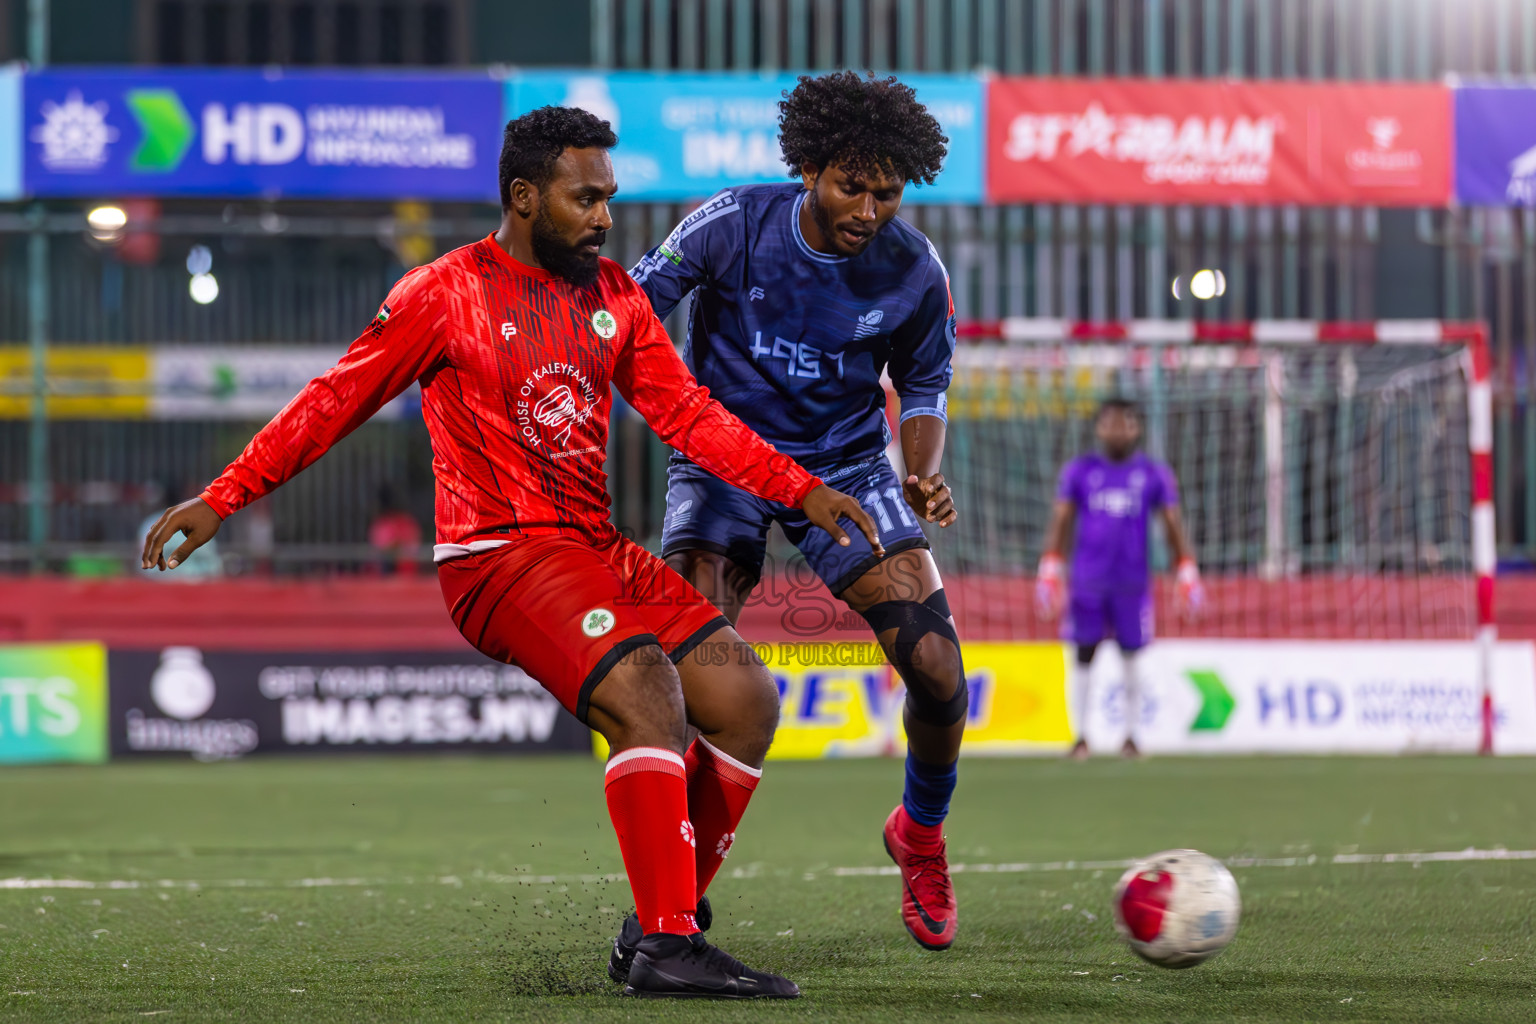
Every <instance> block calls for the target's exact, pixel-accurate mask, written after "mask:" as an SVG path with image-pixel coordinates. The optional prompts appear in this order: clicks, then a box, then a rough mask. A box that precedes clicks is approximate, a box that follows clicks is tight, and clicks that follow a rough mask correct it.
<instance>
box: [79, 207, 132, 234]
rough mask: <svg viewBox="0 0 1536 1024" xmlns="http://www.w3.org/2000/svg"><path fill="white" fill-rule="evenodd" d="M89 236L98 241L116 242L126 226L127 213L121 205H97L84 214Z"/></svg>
mask: <svg viewBox="0 0 1536 1024" xmlns="http://www.w3.org/2000/svg"><path fill="white" fill-rule="evenodd" d="M85 223H86V224H87V225H88V226H89V228H90V232H91V237H92V238H94V239H96V241H98V242H116V241H118V240H119V239H121V238H122V237H123V229H124V228H126V227H127V226H128V214H127V213H126V212H125V211H124V210H123V208H122V207H121V206H97V207H95V208H94V209H92V210H91V212H90V213H87V214H86V215H85Z"/></svg>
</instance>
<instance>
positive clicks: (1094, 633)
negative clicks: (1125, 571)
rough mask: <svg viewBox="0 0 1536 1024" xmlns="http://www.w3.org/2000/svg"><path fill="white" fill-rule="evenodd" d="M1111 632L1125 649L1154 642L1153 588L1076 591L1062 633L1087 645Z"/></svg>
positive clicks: (1106, 636) (1133, 649) (1084, 645)
mask: <svg viewBox="0 0 1536 1024" xmlns="http://www.w3.org/2000/svg"><path fill="white" fill-rule="evenodd" d="M1111 630H1113V634H1111V632H1110V631H1111ZM1111 635H1113V636H1114V638H1115V642H1116V643H1117V644H1119V645H1120V649H1121V650H1122V651H1137V650H1140V649H1141V648H1143V647H1145V646H1147V644H1149V643H1151V642H1152V592H1151V591H1150V590H1131V591H1114V590H1106V591H1088V592H1086V593H1079V592H1077V591H1073V593H1072V600H1071V603H1070V604H1069V605H1068V607H1067V617H1066V620H1065V622H1063V624H1062V636H1063V637H1065V638H1066V640H1067V641H1068V642H1069V643H1073V644H1076V645H1077V646H1079V647H1087V646H1090V645H1092V644H1096V643H1098V642H1099V641H1101V640H1106V639H1108V638H1109V637H1110V636H1111Z"/></svg>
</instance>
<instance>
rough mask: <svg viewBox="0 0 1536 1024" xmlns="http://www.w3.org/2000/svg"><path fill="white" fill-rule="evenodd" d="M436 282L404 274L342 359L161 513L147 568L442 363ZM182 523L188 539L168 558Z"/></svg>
mask: <svg viewBox="0 0 1536 1024" xmlns="http://www.w3.org/2000/svg"><path fill="white" fill-rule="evenodd" d="M432 284H433V278H432V271H431V269H430V268H428V267H421V268H418V269H416V270H414V271H412V272H410V273H409V274H407V275H406V276H405V277H403V278H401V279H400V281H399V282H398V283H396V285H395V287H394V288H393V289H391V290H390V293H389V297H388V298H387V299H386V300H385V302H384V305H383V306H382V307H381V308H380V309H379V315H378V316H377V317H375V318H374V321H373V323H372V324H370V325H369V327H368V329H367V330H365V331H364V332H363V334H362V336H361V337H359V338H358V339H357V340H356V341H354V342H353V343H352V345H351V347H350V348H348V349H347V351H346V354H345V355H343V356H342V357H341V360H340V361H339V362H337V364H336V365H335V366H333V367H331V368H330V369H329V370H327V371H326V372H325V373H323V374H321V375H320V376H318V377H316V378H315V379H314V380H312V381H310V382H309V383H308V384H306V385H305V386H304V390H302V391H300V392H299V393H298V394H297V395H296V396H294V398H293V400H292V401H291V402H289V403H288V404H287V405H286V406H284V407H283V409H282V411H281V412H279V413H278V414H277V415H276V416H274V417H272V420H271V422H269V423H268V424H267V425H266V426H265V427H262V428H261V430H260V431H258V432H257V434H256V436H255V437H253V438H251V443H250V444H248V445H246V446H245V451H243V452H241V453H240V456H239V457H238V458H237V459H235V461H234V462H231V463H230V464H229V466H228V467H227V468H226V469H225V470H224V472H223V473H221V474H220V475H219V477H218V479H216V480H214V481H213V482H212V483H211V484H209V485H208V487H207V488H206V489H205V490H204V491H203V493H202V494H201V495H200V496H199V497H197V498H195V499H193V500H192V501H188V502H184V503H183V504H180V505H177V506H176V507H175V508H170V509H167V510H166V511H165V513H164V514H163V515H161V517H160V518H159V520H158V521H157V522H156V523H155V527H154V529H152V530H150V531H149V536H148V537H146V538H145V540H144V552H143V565H144V568H146V569H149V568H159V569H161V570H162V571H163V570H165V569H174V568H176V566H178V565H180V564H181V563H182V562H184V561H186V558H187V556H188V555H190V554H191V553H192V552H193V551H195V550H196V549H197V548H199V547H201V546H202V545H203V544H206V543H207V542H208V539H209V538H210V537H212V536H213V535H214V534H215V533H217V532H218V528H219V527H218V524H219V523H220V522H222V521H223V520H224V519H226V518H228V517H229V516H230V515H231V514H232V513H234V512H238V511H239V510H240V509H242V508H244V507H245V506H246V505H249V504H250V503H251V502H253V501H255V500H256V499H257V498H260V497H263V496H264V495H267V494H270V493H271V492H272V491H274V490H276V489H277V488H278V487H279V486H281V485H282V484H284V483H286V482H287V481H288V480H290V479H292V478H293V477H294V476H295V475H297V474H298V473H299V472H300V471H302V470H303V469H305V468H306V467H307V466H309V465H310V464H311V463H313V462H314V461H315V460H316V459H318V458H320V456H322V455H324V454H325V453H326V452H327V451H329V450H330V448H331V446H332V445H334V444H335V443H336V442H337V441H340V440H341V439H342V438H343V437H346V436H347V435H348V434H350V433H351V432H352V431H353V430H355V429H356V428H357V427H358V426H359V425H360V424H362V423H364V422H366V421H367V419H368V418H369V417H370V416H372V415H373V414H374V413H376V412H378V411H379V409H381V408H382V407H383V406H384V404H385V403H386V402H388V401H390V400H391V399H392V398H394V397H395V396H396V395H398V394H400V393H401V392H402V391H404V390H405V389H406V388H407V387H409V386H410V384H411V382H412V381H414V380H417V379H419V378H420V377H421V376H422V375H424V374H425V373H426V372H427V371H428V370H430V369H431V368H432V367H433V366H434V365H436V364H437V363H438V362H439V361H440V359H441V357H442V330H441V328H442V321H443V312H442V309H441V306H440V304H439V303H438V302H436V301H434V298H435V296H434V294H433V290H432ZM210 517H211V519H210ZM187 527H191V528H190V529H188V528H187ZM177 530H181V531H182V532H183V533H185V534H186V536H187V542H186V543H185V544H183V545H182V546H181V547H179V548H177V549H176V550H175V551H173V552H172V553H171V556H170V557H169V558H166V557H165V556H164V547H165V543H166V541H167V540H169V539H170V538H171V537H172V536H174V535H175V533H176V531H177Z"/></svg>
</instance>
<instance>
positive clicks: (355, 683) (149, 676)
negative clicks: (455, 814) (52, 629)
mask: <svg viewBox="0 0 1536 1024" xmlns="http://www.w3.org/2000/svg"><path fill="white" fill-rule="evenodd" d="M110 664H111V672H112V700H111V719H112V720H111V737H112V753H113V755H114V756H116V757H131V756H138V755H145V754H173V753H180V754H190V755H191V756H193V757H194V758H197V759H199V760H220V759H225V758H233V757H241V756H243V755H245V754H250V753H257V752H263V753H264V752H269V751H303V750H325V751H346V750H356V751H369V750H372V751H378V750H449V749H459V750H498V751H503V752H534V751H559V750H587V749H589V745H590V741H589V740H588V739H587V729H586V727H585V726H583V725H582V724H581V723H580V722H578V721H577V720H576V719H575V718H574V717H573V716H572V715H570V714H569V713H568V712H566V711H565V709H564V708H562V707H560V705H559V703H557V702H556V701H555V699H554V698H553V697H551V696H550V695H549V694H548V693H546V692H545V691H544V689H543V688H542V687H540V686H539V684H538V683H536V682H535V681H534V680H533V679H531V678H530V677H529V676H528V675H527V674H526V673H525V672H523V671H522V670H521V669H519V668H515V667H513V666H511V665H503V664H500V663H498V662H494V661H491V660H490V659H489V658H486V657H483V656H482V655H480V654H478V653H477V652H475V651H468V650H467V651H465V652H463V653H443V652H441V651H422V652H399V651H390V652H381V653H375V654H370V653H344V652H325V653H293V654H289V653H268V652H260V653H256V652H243V651H206V652H205V651H202V650H199V649H198V648H196V647H167V648H165V649H164V650H160V651H128V650H113V651H112V653H111V657H110Z"/></svg>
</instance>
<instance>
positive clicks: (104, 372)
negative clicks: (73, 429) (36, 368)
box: [0, 345, 293, 420]
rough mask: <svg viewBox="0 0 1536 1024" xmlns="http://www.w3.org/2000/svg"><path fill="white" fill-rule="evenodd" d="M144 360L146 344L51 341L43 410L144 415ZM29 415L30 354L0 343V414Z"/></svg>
mask: <svg viewBox="0 0 1536 1024" xmlns="http://www.w3.org/2000/svg"><path fill="white" fill-rule="evenodd" d="M149 366H150V355H149V350H147V349H142V348H127V347H118V346H106V345H55V346H51V347H50V348H49V349H48V356H47V359H46V360H45V361H44V372H45V374H46V375H47V378H48V397H47V398H46V399H45V400H44V405H45V406H46V408H47V410H48V416H49V417H50V418H52V419H61V420H73V419H113V420H131V419H143V418H144V417H145V416H147V415H149ZM289 397H290V398H291V397H293V396H292V395H290V396H289ZM278 408H281V405H279V406H278ZM274 411H275V410H274ZM30 415H32V354H31V352H30V351H29V350H28V348H27V347H26V346H25V345H6V346H3V347H0V419H25V418H26V417H28V416H30Z"/></svg>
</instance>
